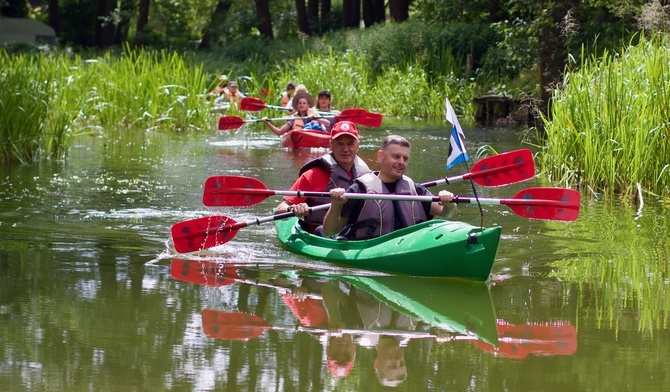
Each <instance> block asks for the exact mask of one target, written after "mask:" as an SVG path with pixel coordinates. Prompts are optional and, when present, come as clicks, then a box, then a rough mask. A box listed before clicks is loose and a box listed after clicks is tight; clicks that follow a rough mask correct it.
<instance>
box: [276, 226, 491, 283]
mask: <svg viewBox="0 0 670 392" xmlns="http://www.w3.org/2000/svg"><path fill="white" fill-rule="evenodd" d="M275 225H276V227H277V236H278V238H279V241H281V243H282V245H283V246H284V247H285V248H286V249H289V250H291V251H294V252H296V253H299V254H302V255H306V256H310V257H313V258H316V259H319V260H324V261H327V262H330V263H334V264H338V265H343V266H348V267H355V268H360V269H366V270H374V271H382V272H387V273H392V274H403V275H414V276H434V277H455V278H466V279H474V280H480V281H485V280H487V279H488V278H489V274H490V273H491V268H492V267H493V261H494V259H495V256H496V251H497V250H498V243H499V242H500V231H501V228H500V227H499V226H498V227H491V228H485V229H483V230H482V229H480V228H479V227H475V226H472V225H470V224H467V223H463V222H456V221H447V220H440V219H433V220H430V221H427V222H423V223H420V224H418V225H414V226H411V227H407V228H404V229H401V230H396V231H394V232H392V233H389V234H386V235H383V236H381V237H378V238H373V239H370V240H361V241H347V240H334V239H331V238H324V237H319V236H315V235H313V234H310V233H308V232H307V231H305V230H303V229H302V228H301V227H300V226H299V225H298V224H297V218H295V217H293V218H290V219H282V220H277V221H275Z"/></svg>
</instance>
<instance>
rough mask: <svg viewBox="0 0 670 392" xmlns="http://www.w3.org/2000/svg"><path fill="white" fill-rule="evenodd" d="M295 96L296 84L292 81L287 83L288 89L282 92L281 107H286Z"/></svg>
mask: <svg viewBox="0 0 670 392" xmlns="http://www.w3.org/2000/svg"><path fill="white" fill-rule="evenodd" d="M294 95H295V82H294V81H292V80H291V81H290V82H288V83H286V88H285V89H284V91H282V97H281V102H280V105H281V106H283V107H286V105H288V103H289V101H290V100H291V99H293V96H294Z"/></svg>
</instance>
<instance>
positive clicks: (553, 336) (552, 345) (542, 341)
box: [473, 321, 577, 359]
mask: <svg viewBox="0 0 670 392" xmlns="http://www.w3.org/2000/svg"><path fill="white" fill-rule="evenodd" d="M473 343H474V344H475V346H477V347H478V348H480V349H482V350H484V351H487V352H490V353H492V354H494V355H496V356H498V357H503V358H513V359H525V358H526V357H527V356H528V355H538V356H549V355H572V354H574V353H575V352H576V351H577V329H576V328H575V327H574V326H573V325H571V324H567V323H555V324H523V325H512V324H508V323H506V322H504V321H498V347H497V348H496V347H493V346H492V345H490V344H488V343H484V342H473Z"/></svg>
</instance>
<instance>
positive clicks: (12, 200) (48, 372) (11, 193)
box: [0, 123, 670, 391]
mask: <svg viewBox="0 0 670 392" xmlns="http://www.w3.org/2000/svg"><path fill="white" fill-rule="evenodd" d="M391 132H393V133H399V134H402V135H404V136H406V137H407V138H408V139H409V140H410V141H411V142H412V143H413V148H412V157H411V161H410V169H409V171H408V174H409V175H410V176H411V177H413V178H414V179H415V180H418V181H428V180H434V179H437V178H441V177H443V176H445V174H446V173H445V171H444V161H445V156H446V151H447V149H448V132H447V129H446V127H444V126H443V125H442V124H436V125H434V126H425V125H421V128H420V129H419V128H418V124H400V123H397V124H391V125H387V124H385V125H384V127H382V128H381V129H374V130H367V129H366V130H363V131H362V140H361V144H362V147H361V153H360V155H361V156H362V157H363V158H364V159H365V160H367V161H368V162H369V163H370V164H371V165H372V166H374V160H375V153H376V150H377V147H378V144H379V141H380V140H381V138H382V137H383V136H384V135H385V134H388V133H391ZM466 135H467V137H468V140H467V147H468V150H469V151H470V153H471V155H474V154H475V152H476V150H477V148H478V147H479V146H482V145H491V146H492V147H494V148H495V149H496V150H498V151H509V150H514V149H517V148H520V147H522V146H521V143H520V141H519V140H520V138H521V135H520V134H519V133H518V132H515V131H514V130H510V129H497V128H486V129H473V128H470V129H468V128H467V127H466ZM322 153H323V151H309V150H307V151H288V150H282V149H280V148H279V141H278V140H276V139H275V138H274V137H273V136H272V135H269V133H268V132H266V131H262V130H260V129H259V130H254V129H246V130H239V131H235V132H230V133H226V134H215V133H214V131H213V132H211V133H209V134H203V135H190V134H187V135H184V134H174V135H155V134H148V133H144V132H141V131H137V132H129V133H123V134H121V135H118V136H116V137H114V138H113V139H112V140H101V139H78V140H77V142H76V143H75V145H74V146H73V147H72V149H71V150H70V154H69V157H68V158H67V160H66V161H65V162H46V163H41V164H38V165H33V166H29V167H2V168H0V336H1V337H2V341H1V342H0V385H2V388H0V389H3V390H11V391H23V390H31V391H33V390H34V391H48V390H53V391H65V390H67V391H84V390H85V391H128V390H137V391H145V390H152V391H153V390H174V391H210V390H230V391H265V390H281V391H284V390H286V391H293V390H297V391H314V390H343V391H344V390H362V389H369V390H383V389H386V388H389V387H391V386H395V387H396V389H398V390H413V391H419V390H426V391H428V390H434V391H442V390H469V391H501V390H509V391H519V390H543V391H559V390H560V391H564V390H579V391H595V390H598V391H600V390H650V391H661V390H667V389H668V381H669V380H668V378H669V376H668V373H667V371H666V369H667V366H668V365H670V361H669V360H668V359H667V352H668V351H669V350H670V334H669V333H668V312H669V310H670V299H669V298H668V296H667V295H666V288H667V285H668V257H669V253H670V240H669V238H670V236H669V234H670V233H668V226H669V222H668V220H669V218H670V214H668V212H667V211H668V209H667V206H664V205H662V204H661V203H660V202H658V201H655V200H653V199H651V198H647V199H645V204H644V206H643V207H642V208H641V209H639V210H637V209H636V207H635V206H633V207H630V206H627V205H620V204H616V203H615V204H613V205H612V204H606V203H603V202H600V201H597V200H590V199H589V200H587V199H584V200H583V201H582V211H581V216H580V218H579V219H578V220H577V221H576V222H573V223H570V224H565V223H560V222H551V221H529V220H527V219H524V218H521V217H518V216H516V215H515V214H514V213H513V212H512V211H511V210H509V209H508V208H507V207H505V206H484V209H483V213H484V215H483V216H484V217H483V221H484V224H485V225H501V226H502V227H503V239H502V241H501V243H500V248H499V250H498V255H497V257H496V262H495V264H494V268H493V275H492V279H491V281H490V282H488V284H485V283H474V282H466V281H459V280H449V279H431V278H415V277H394V276H384V275H380V274H371V273H367V274H361V273H360V271H358V272H357V271H352V270H345V269H341V268H337V267H334V266H330V265H326V264H314V263H308V262H307V261H306V260H304V259H301V258H300V257H299V256H296V255H294V254H291V253H289V252H287V251H285V250H283V249H281V247H280V245H279V243H278V242H277V240H276V239H275V237H274V227H273V225H272V224H264V225H259V226H250V227H247V228H244V229H242V230H240V231H239V232H238V233H237V234H236V235H235V237H234V239H233V240H232V241H230V242H229V243H227V244H225V245H224V246H222V247H220V248H218V249H216V250H215V251H211V252H209V253H207V254H203V255H199V256H193V255H176V254H174V252H173V251H172V249H171V244H170V242H169V237H170V235H169V230H170V227H171V226H172V225H173V224H174V223H176V222H179V221H182V220H187V219H191V218H195V217H201V216H206V215H209V214H214V213H216V214H224V215H226V216H229V217H231V218H233V219H235V220H237V221H243V220H248V219H251V218H253V217H257V216H265V215H268V214H269V213H270V210H271V208H273V207H274V206H275V205H276V204H277V203H278V201H279V200H277V199H275V198H269V199H268V200H266V201H264V202H262V203H260V204H258V205H256V206H252V207H247V208H219V209H214V208H211V209H210V208H206V207H203V205H202V201H201V197H202V185H203V183H204V181H205V179H206V178H207V177H208V176H211V175H215V174H232V175H245V176H251V177H255V178H258V179H260V180H261V181H262V182H263V183H264V184H266V186H267V187H268V188H269V189H287V188H288V187H289V186H290V184H291V183H292V182H293V180H294V178H295V176H296V174H297V171H298V169H299V167H300V166H301V165H302V164H303V163H305V162H306V161H307V160H309V159H310V158H313V157H317V156H319V155H320V154H322ZM459 170H460V171H459ZM464 171H465V169H464V168H463V167H460V168H455V169H452V171H451V172H450V173H449V175H456V174H460V173H462V172H464ZM547 185H548V184H546V183H543V182H541V181H540V180H537V179H534V180H531V181H528V182H525V183H522V184H515V185H512V186H506V187H501V188H493V189H490V188H481V187H478V188H477V192H478V194H479V196H482V197H511V196H513V195H514V194H515V193H516V192H518V191H520V190H521V189H523V188H525V187H530V186H547ZM449 189H450V190H452V191H454V193H456V194H459V195H462V196H471V195H472V189H471V188H470V185H469V184H468V183H457V184H453V185H451V186H450V187H449ZM457 219H459V220H464V221H467V222H470V223H472V224H475V225H478V224H479V223H480V219H481V217H480V211H479V209H478V208H477V207H476V206H459V213H458V216H457ZM408 262H411V261H409V260H408Z"/></svg>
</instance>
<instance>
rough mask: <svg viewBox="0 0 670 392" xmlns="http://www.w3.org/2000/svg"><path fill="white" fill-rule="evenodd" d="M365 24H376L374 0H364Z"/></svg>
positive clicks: (367, 25)
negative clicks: (373, 7)
mask: <svg viewBox="0 0 670 392" xmlns="http://www.w3.org/2000/svg"><path fill="white" fill-rule="evenodd" d="M363 24H364V25H365V28H366V29H367V28H368V27H371V26H372V25H373V24H375V15H374V11H373V10H372V0H363Z"/></svg>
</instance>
